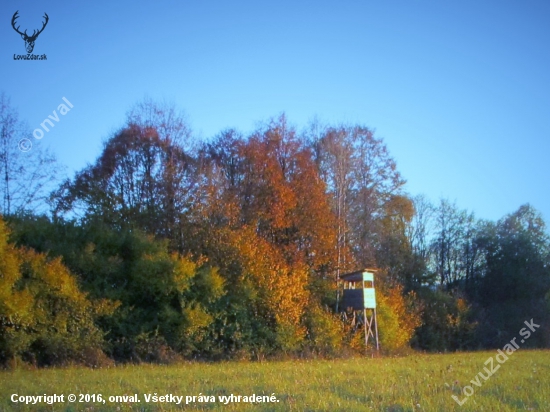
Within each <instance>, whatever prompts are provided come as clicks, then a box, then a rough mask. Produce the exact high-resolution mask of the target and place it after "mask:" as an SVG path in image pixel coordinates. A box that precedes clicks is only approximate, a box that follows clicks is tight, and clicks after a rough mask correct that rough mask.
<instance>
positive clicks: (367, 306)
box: [340, 269, 379, 350]
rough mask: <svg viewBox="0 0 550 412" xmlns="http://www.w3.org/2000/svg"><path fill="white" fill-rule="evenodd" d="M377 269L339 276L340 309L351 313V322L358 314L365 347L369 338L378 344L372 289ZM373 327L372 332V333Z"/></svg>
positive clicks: (377, 347) (374, 295) (374, 299)
mask: <svg viewBox="0 0 550 412" xmlns="http://www.w3.org/2000/svg"><path fill="white" fill-rule="evenodd" d="M376 271H377V269H363V270H358V271H355V272H351V273H346V274H345V275H342V276H340V280H341V281H343V282H344V290H343V296H342V305H341V308H342V310H344V311H349V310H351V311H352V312H353V322H355V318H356V314H357V312H359V322H360V323H363V325H364V329H365V346H367V345H368V342H369V336H372V338H373V339H375V340H376V350H378V349H379V343H378V322H377V319H376V292H375V289H374V274H375V273H376ZM373 326H374V332H373V330H372V329H373Z"/></svg>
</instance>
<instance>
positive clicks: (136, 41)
mask: <svg viewBox="0 0 550 412" xmlns="http://www.w3.org/2000/svg"><path fill="white" fill-rule="evenodd" d="M16 10H19V16H20V17H19V19H18V25H21V29H22V30H24V29H25V28H28V32H30V33H32V31H33V29H38V28H40V27H41V22H42V16H43V14H44V12H46V13H48V15H49V23H48V26H47V27H46V28H45V30H44V31H43V32H42V33H41V34H40V35H39V37H38V39H37V40H36V44H35V48H34V52H33V53H34V54H38V55H40V54H43V53H45V54H46V55H47V60H46V61H20V60H14V54H25V48H24V42H23V40H22V39H21V37H20V36H19V35H18V34H17V33H16V32H15V31H14V30H13V28H12V27H11V18H12V16H13V14H14V13H15V11H16ZM30 33H29V34H30ZM0 39H1V41H0V79H1V80H0V90H3V91H4V92H6V94H7V95H8V96H9V97H11V100H12V104H13V106H15V107H16V108H17V110H18V112H19V114H20V117H21V118H23V119H24V120H26V121H27V122H28V124H29V126H30V127H31V129H35V128H38V127H40V123H42V121H43V120H44V119H45V118H47V116H48V115H51V114H52V112H53V111H54V110H56V108H57V106H58V105H59V104H61V103H63V101H62V97H66V98H67V99H68V100H69V101H70V102H71V103H72V104H73V106H74V107H73V108H72V109H71V110H70V112H68V113H67V114H66V115H65V116H61V117H60V121H59V123H57V124H56V125H55V127H54V128H53V129H51V130H50V131H49V132H47V133H45V134H44V137H43V139H42V140H41V141H35V142H33V143H35V144H42V145H46V146H48V147H50V148H51V150H52V151H53V152H54V153H55V154H56V155H57V157H58V159H59V160H60V162H61V163H62V164H65V165H66V166H67V168H68V171H69V174H70V175H71V176H72V173H73V172H74V171H76V170H80V169H81V168H83V167H84V166H85V165H86V164H87V163H91V162H93V161H94V160H95V159H96V157H97V156H98V155H99V154H100V150H101V143H102V141H103V140H104V139H106V138H108V137H109V136H111V135H112V133H113V132H114V131H115V130H116V129H118V128H119V127H121V126H122V124H123V122H124V119H125V114H126V112H127V111H128V110H129V109H130V108H131V107H132V106H133V105H134V104H136V103H137V102H138V101H140V100H142V99H143V98H144V97H145V96H149V97H151V98H153V99H155V100H167V101H171V102H173V103H175V104H176V106H177V107H178V108H180V109H181V110H183V111H184V112H185V113H186V114H187V117H188V120H189V122H190V125H191V127H192V129H193V131H194V133H195V135H196V136H197V137H199V138H203V139H208V138H211V137H212V136H214V135H215V134H216V133H218V132H219V131H221V130H222V129H225V128H228V127H234V128H237V129H239V130H241V131H242V132H245V133H246V132H249V131H251V130H253V129H254V127H255V126H256V124H257V123H258V122H261V121H265V120H267V119H268V118H270V117H273V116H276V115H278V114H280V113H281V112H283V111H284V112H286V114H287V116H288V118H289V120H290V122H291V123H293V124H294V125H295V126H297V127H298V129H301V128H302V127H305V126H306V125H307V123H308V122H309V121H311V120H312V119H313V118H315V117H317V118H318V119H319V120H321V121H322V122H326V123H334V124H336V123H340V122H346V123H360V124H362V125H365V126H368V127H370V128H371V129H374V130H375V135H376V136H377V137H381V138H383V139H384V141H385V142H386V144H387V145H388V148H389V150H390V153H391V154H392V155H393V157H394V158H395V159H396V161H397V165H398V169H399V170H400V171H401V173H402V174H403V176H404V177H405V178H406V179H407V181H408V183H407V191H408V192H409V193H411V194H419V193H424V194H426V195H427V196H428V197H429V198H430V199H432V201H437V200H438V199H439V198H440V197H445V198H449V199H450V200H452V201H454V200H456V202H457V204H458V206H460V207H461V208H466V209H468V210H471V211H474V212H475V213H476V215H477V216H478V217H481V218H487V219H493V220H496V219H498V218H500V217H502V216H503V215H505V214H507V213H511V212H513V211H515V210H516V209H517V208H518V207H519V206H520V205H522V204H524V203H531V204H532V205H533V206H534V207H535V208H537V209H538V210H539V211H541V212H542V213H543V216H544V218H545V220H546V221H547V223H550V193H549V190H548V187H549V185H548V178H549V177H550V160H549V158H550V122H549V120H550V2H549V1H548V0H528V1H519V0H518V1H509V0H494V1H479V0H477V1H470V0H460V1H458V0H454V1H436V0H432V1H425V0H418V1H373V0H361V1H330V2H329V1H322V0H317V1H301V0H293V1H287V0H280V1H277V2H274V1H272V2H268V1H258V0H256V1H231V0H224V1H209V0H201V1H193V2H191V1H187V0H186V1H175V0H174V1H168V0H161V1H150V2H145V1H136V0H134V1H127V0H121V1H103V0H102V1H94V2H85V1H73V2H69V1H28V0H27V1H23V0H19V1H15V0H3V1H2V2H1V3H0Z"/></svg>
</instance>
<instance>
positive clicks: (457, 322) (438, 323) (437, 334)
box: [413, 288, 478, 351]
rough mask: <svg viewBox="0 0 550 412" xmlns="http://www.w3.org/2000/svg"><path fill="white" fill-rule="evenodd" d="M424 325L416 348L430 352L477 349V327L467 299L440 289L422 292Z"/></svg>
mask: <svg viewBox="0 0 550 412" xmlns="http://www.w3.org/2000/svg"><path fill="white" fill-rule="evenodd" d="M419 298H420V299H421V307H422V311H421V313H422V316H421V320H422V325H421V326H420V327H419V328H418V329H417V331H416V336H415V338H414V340H413V346H414V347H416V348H419V349H423V350H428V351H447V350H451V351H453V350H466V349H475V348H476V343H475V340H474V338H475V333H476V327H477V326H478V325H477V323H476V322H475V320H474V319H473V313H472V310H471V306H469V305H468V304H467V302H466V301H465V299H464V298H462V297H458V296H453V295H452V294H450V293H448V292H445V291H442V290H440V289H435V290H432V289H428V288H424V289H422V290H420V291H419Z"/></svg>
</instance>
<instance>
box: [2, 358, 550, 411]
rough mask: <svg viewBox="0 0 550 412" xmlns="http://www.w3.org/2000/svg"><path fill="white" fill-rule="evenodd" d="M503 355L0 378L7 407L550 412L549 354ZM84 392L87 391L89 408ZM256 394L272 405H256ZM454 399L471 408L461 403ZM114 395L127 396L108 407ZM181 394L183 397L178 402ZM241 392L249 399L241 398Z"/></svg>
mask: <svg viewBox="0 0 550 412" xmlns="http://www.w3.org/2000/svg"><path fill="white" fill-rule="evenodd" d="M495 355H497V352H496V351H485V352H471V353H454V354H429V355H427V354H414V355H410V356H405V357H380V358H356V359H336V360H294V361H268V362H222V363H180V364H177V365H167V366H164V365H150V364H142V365H124V366H117V367H113V368H106V369H86V368H80V367H71V368H59V369H39V370H28V369H17V370H11V371H2V372H0V381H1V382H2V384H1V386H0V410H2V411H11V410H16V411H119V410H120V411H175V410H182V409H185V410H212V411H222V410H223V411H234V410H239V411H240V410H245V411H369V410H373V411H394V412H397V411H455V410H456V411H518V410H531V411H534V410H540V411H548V410H550V351H527V350H518V351H517V352H515V353H513V354H512V355H510V356H509V358H508V359H507V360H505V361H504V362H503V363H502V364H499V363H498V362H497V360H496V359H495ZM490 357H493V359H495V360H494V365H493V366H491V365H490V363H487V365H485V363H486V361H487V359H488V358H490ZM501 360H502V358H501ZM497 365H500V368H497ZM484 367H488V369H489V370H490V368H491V367H492V368H493V369H494V370H495V372H494V374H493V375H492V376H490V377H489V378H488V379H487V380H484V379H483V377H479V375H478V373H479V372H482V373H484V369H483V368H484ZM484 374H485V373H484ZM485 376H487V374H485ZM476 377H477V378H476ZM471 381H474V382H471ZM476 383H479V385H476ZM466 386H470V387H472V390H473V393H471V391H470V390H469V389H466V394H465V393H464V392H463V389H462V388H464V387H466ZM14 394H17V396H16V397H15V398H14V399H15V400H23V399H24V398H21V396H39V395H52V394H57V395H61V394H63V395H64V399H63V400H64V402H59V403H55V404H51V405H48V404H47V403H43V402H42V403H38V404H35V405H26V404H25V403H22V402H17V403H15V402H12V398H13V395H14ZM69 394H75V395H76V396H77V401H76V402H68V399H67V397H68V395H69ZM81 394H82V395H81ZM85 394H88V395H89V397H88V402H86V401H85V400H86V399H85V396H83V395H85ZM99 394H101V401H98V395H99ZM231 394H233V395H234V396H235V397H234V398H233V399H232V400H231V398H221V397H229V396H230V395H231ZM467 394H470V396H466V395H467ZM94 395H95V402H94V399H92V397H93V396H94ZM132 395H133V396H134V399H132V398H131V396H132ZM136 395H137V397H136ZM165 395H172V396H173V397H172V399H171V400H172V402H166V401H167V400H170V398H164V399H162V398H161V396H165ZM252 395H255V396H263V397H264V398H262V399H263V400H264V401H269V400H272V401H273V402H252V403H251V402H249V401H250V397H251V396H252ZM272 395H273V397H271V396H272ZM452 395H455V396H456V399H457V400H458V401H460V402H463V403H462V405H461V406H460V405H459V404H458V403H457V402H456V401H455V400H453V398H452ZM112 396H113V397H114V396H126V398H125V400H122V399H121V398H118V399H116V400H115V398H111V400H112V401H110V400H109V398H110V397H112ZM154 396H157V397H158V398H157V402H154V400H155V398H154ZM177 396H181V397H182V398H179V399H181V403H180V404H177V399H178V398H177ZM193 396H195V399H194V400H193V398H192V397H193ZM236 396H241V398H240V401H239V402H237V401H236ZM244 396H246V397H247V398H244ZM79 398H81V399H79ZM35 399H36V398H35ZM161 399H162V400H164V401H165V402H160V400H161ZM237 399H238V398H237ZM79 400H83V401H84V402H79ZM137 400H139V401H140V402H136V401H137Z"/></svg>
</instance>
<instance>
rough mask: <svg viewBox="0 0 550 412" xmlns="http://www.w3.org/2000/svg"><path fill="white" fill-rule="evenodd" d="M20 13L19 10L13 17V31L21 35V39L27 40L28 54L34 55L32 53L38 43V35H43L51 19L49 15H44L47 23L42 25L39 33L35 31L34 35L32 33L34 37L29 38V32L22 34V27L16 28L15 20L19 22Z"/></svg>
mask: <svg viewBox="0 0 550 412" xmlns="http://www.w3.org/2000/svg"><path fill="white" fill-rule="evenodd" d="M18 13H19V10H18V11H16V12H15V13H14V15H13V17H12V18H11V25H12V27H13V29H14V30H15V31H16V32H17V33H19V34H20V35H21V38H22V39H23V40H25V48H26V49H27V53H32V51H33V50H34V42H35V41H36V38H37V37H38V35H39V34H40V33H42V31H43V30H44V28H45V27H46V25H47V24H48V20H49V19H50V18H49V17H48V15H47V14H46V13H44V18H45V19H46V21H45V22H44V23H42V28H41V29H40V30H38V31H36V30H34V31H33V33H32V35H31V36H29V35H28V34H27V30H25V32H24V33H21V32H20V31H19V27H20V26H17V27H15V20H17V18H18V17H19V16H18Z"/></svg>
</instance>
